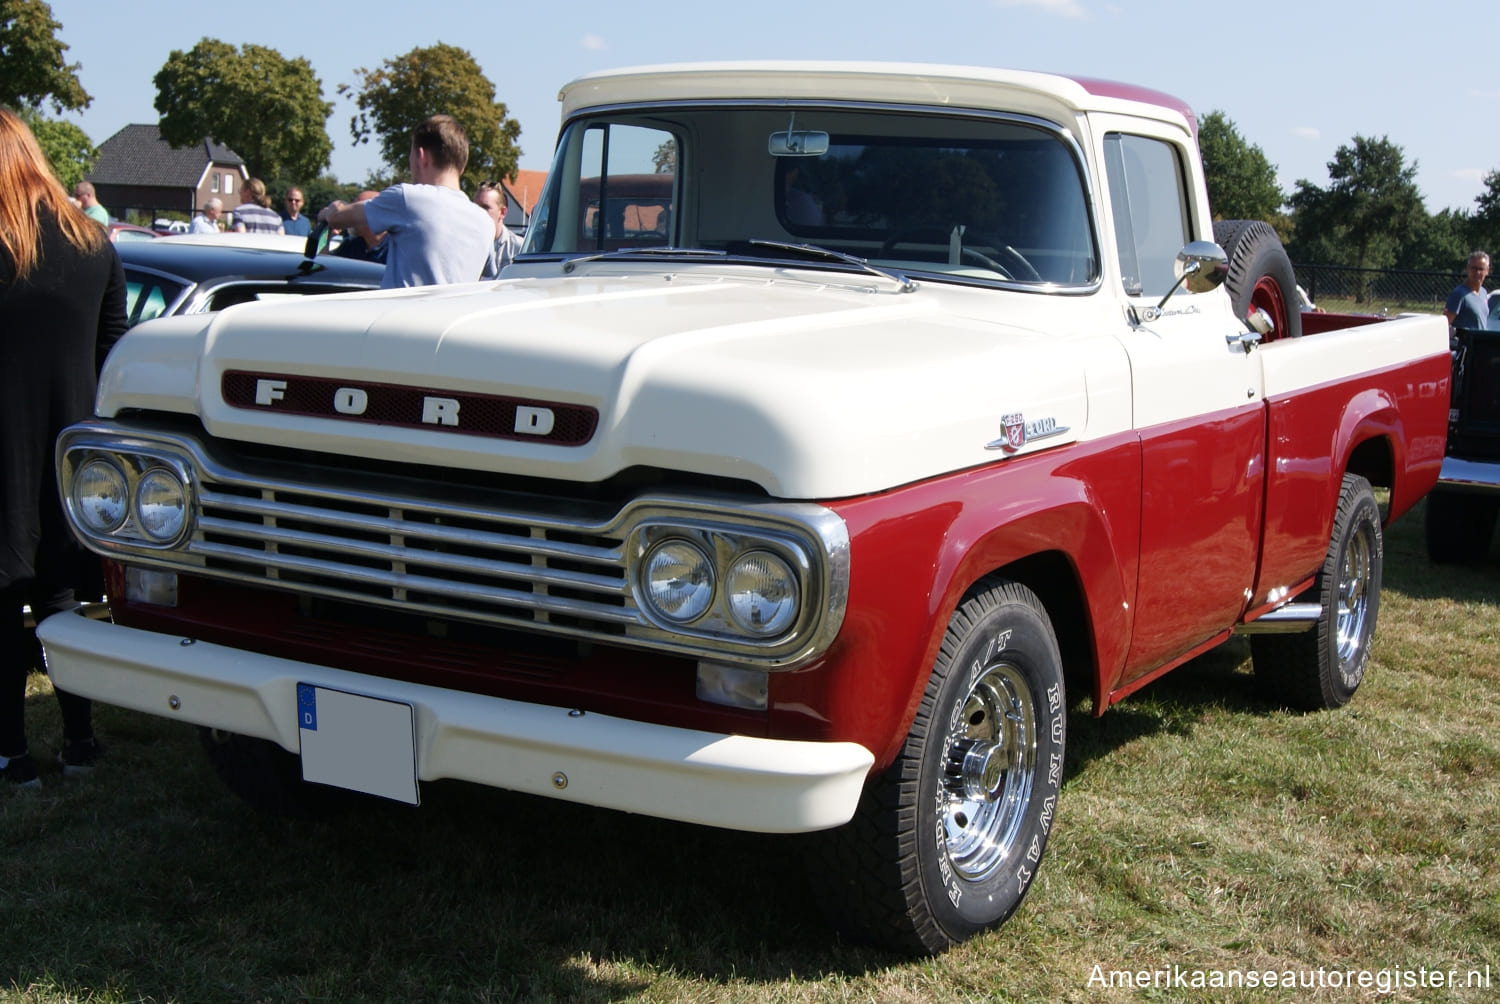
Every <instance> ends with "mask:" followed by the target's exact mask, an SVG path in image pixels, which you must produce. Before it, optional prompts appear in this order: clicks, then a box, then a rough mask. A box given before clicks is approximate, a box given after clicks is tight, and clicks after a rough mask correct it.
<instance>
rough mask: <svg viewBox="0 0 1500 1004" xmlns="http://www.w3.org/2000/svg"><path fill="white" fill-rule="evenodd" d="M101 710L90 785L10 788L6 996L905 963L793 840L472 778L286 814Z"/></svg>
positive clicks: (2, 983)
mask: <svg viewBox="0 0 1500 1004" xmlns="http://www.w3.org/2000/svg"><path fill="white" fill-rule="evenodd" d="M29 704H30V705H31V708H29V711H30V712H31V713H32V716H33V718H34V719H40V718H44V717H47V715H46V712H47V709H48V708H49V707H50V706H53V705H55V702H54V701H53V700H52V698H51V697H50V696H36V697H33V698H32V699H31V700H30V701H29ZM98 719H99V725H100V733H101V735H104V736H106V737H108V738H109V739H110V740H111V747H110V759H109V762H108V763H106V764H104V765H102V766H101V767H99V768H98V769H97V770H96V771H95V773H94V775H93V776H92V777H90V778H88V779H86V780H84V781H78V780H75V779H64V778H62V777H61V776H60V775H59V774H58V773H57V768H56V766H55V765H51V767H50V769H49V770H47V771H46V772H44V775H43V782H44V788H43V790H42V791H41V792H36V793H33V792H22V793H15V794H13V795H11V797H4V798H0V855H3V857H4V858H5V859H6V863H4V864H0V943H3V944H5V945H6V955H7V958H8V960H9V961H10V963H11V964H10V965H9V966H7V969H8V972H7V974H6V977H7V979H6V980H0V1000H3V999H7V998H6V994H5V987H6V985H7V980H13V981H14V984H13V986H14V987H15V988H18V989H19V990H20V991H21V999H26V1000H31V999H36V998H34V997H32V996H28V995H27V994H26V992H25V991H26V989H27V988H28V987H32V988H40V989H44V990H46V991H47V993H50V994H54V995H58V996H60V997H61V998H62V999H66V1000H75V999H77V1000H82V999H91V1000H92V999H99V1000H116V999H118V1000H132V1001H135V1000H141V1001H146V1000H152V1001H156V1000H160V1001H165V1000H283V999H308V998H324V999H330V1000H398V999H400V1000H418V999H421V1000H465V1001H470V1000H515V999H524V1000H532V999H539V1000H549V999H550V1000H569V1001H572V1000H600V1001H606V1000H618V999H623V998H626V997H631V996H634V995H638V994H640V993H642V992H643V991H644V990H646V989H647V988H648V987H653V986H654V987H656V992H658V993H660V992H662V990H663V988H664V987H666V988H670V987H672V986H673V985H674V982H673V981H680V982H681V983H682V985H683V986H685V987H688V986H691V985H692V984H694V983H697V984H701V983H702V982H704V981H707V982H708V983H710V984H719V985H722V984H728V983H731V982H733V983H736V984H741V983H749V984H752V985H753V984H756V983H762V982H766V983H780V982H784V981H786V980H789V979H796V978H799V977H802V978H826V977H827V976H829V975H832V976H835V977H848V978H851V979H856V978H859V977H861V976H863V975H865V974H867V973H870V972H872V971H876V970H880V969H883V968H885V967H888V966H890V965H892V964H895V963H899V962H900V961H902V960H900V959H899V958H897V957H894V956H891V955H888V954H885V953H880V952H876V951H874V950H870V949H866V948H860V947H854V946H848V945H845V944H842V943H841V942H840V940H839V938H838V936H837V934H836V933H835V932H834V931H833V930H832V928H831V927H829V926H828V925H827V924H826V923H825V922H824V921H823V919H822V917H821V915H820V913H819V911H818V909H817V905H816V903H815V902H814V901H813V898H812V894H811V892H810V891H809V889H808V886H807V883H806V880H805V878H804V872H803V864H802V855H801V849H802V845H801V842H800V839H801V838H795V837H786V836H768V835H759V834H749V833H738V832H730V831H722V830H714V829H710V828H707V827H699V826H691V825H687V824H679V823H672V822H667V821H663V820H657V819H652V818H647V817H641V816H632V815H628V814H625V813H619V812H611V811H608V810H602V809H594V808H590V807H586V806H578V805H572V804H568V803H563V802H557V801H554V800H552V799H546V798H540V797H531V796H525V795H519V794H514V793H508V792H503V791H497V790H493V789H488V788H484V787H481V786H476V785H470V784H465V783H461V782H438V783H428V784H424V785H423V787H422V799H423V805H422V806H421V808H420V809H409V808H407V807H404V806H401V805H398V804H395V803H387V802H380V801H376V800H369V801H360V802H358V803H357V804H355V805H354V806H352V807H351V808H349V809H348V810H347V811H344V812H341V813H340V814H338V815H336V816H334V817H332V818H329V819H327V820H323V821H316V822H309V821H287V820H278V819H273V818H269V817H265V816H260V815H258V814H256V813H255V812H253V811H252V810H251V809H249V808H248V807H246V806H244V805H243V804H242V803H240V802H239V801H238V800H237V799H236V798H234V797H233V796H231V795H229V794H228V793H227V792H225V791H224V789H223V788H222V787H221V786H220V785H219V783H218V780H217V778H215V777H214V776H213V773H212V771H211V769H210V768H209V767H208V765H207V763H206V762H205V761H204V760H203V758H202V756H201V752H200V751H198V750H197V748H196V747H197V739H196V735H195V734H194V733H193V730H192V729H190V728H186V727H184V726H181V725H179V724H176V723H170V722H162V721H160V720H158V719H154V718H150V717H148V716H143V715H135V714H133V713H130V712H124V711H120V710H118V709H113V708H100V709H98ZM43 731H45V730H43ZM35 744H36V743H35V740H34V745H35ZM42 745H45V742H44V743H43V744H42ZM47 755H49V756H50V752H49V753H48V754H47ZM663 981H666V982H663ZM701 989H702V987H701V985H700V986H699V990H700V991H701ZM667 993H668V996H671V991H670V990H668V991H667ZM41 999H49V998H47V997H46V995H45V994H43V995H41Z"/></svg>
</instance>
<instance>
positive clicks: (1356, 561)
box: [1250, 474, 1385, 711]
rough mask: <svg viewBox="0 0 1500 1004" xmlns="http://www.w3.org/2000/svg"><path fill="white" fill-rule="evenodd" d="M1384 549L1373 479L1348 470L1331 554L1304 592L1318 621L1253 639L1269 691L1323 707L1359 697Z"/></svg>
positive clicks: (1295, 703) (1281, 699)
mask: <svg viewBox="0 0 1500 1004" xmlns="http://www.w3.org/2000/svg"><path fill="white" fill-rule="evenodd" d="M1384 547H1385V544H1384V540H1383V538H1382V536H1381V532H1380V508H1379V506H1378V505H1377V504H1376V501H1375V493H1374V491H1372V490H1371V488H1370V483H1369V482H1368V481H1366V480H1365V479H1364V478H1362V477H1359V476H1358V475H1355V474H1345V475H1344V483H1343V487H1342V490H1341V491H1340V493H1339V507H1338V511H1337V513H1336V514H1335V516H1334V520H1333V534H1332V539H1331V540H1330V541H1329V544H1328V555H1327V557H1326V558H1324V560H1323V568H1322V571H1320V572H1319V573H1318V577H1317V579H1315V580H1314V582H1313V586H1312V589H1311V590H1309V592H1308V594H1307V596H1306V597H1305V598H1306V599H1313V598H1316V599H1317V601H1318V602H1319V603H1320V604H1321V605H1322V612H1321V613H1320V614H1319V615H1318V621H1317V624H1316V626H1314V627H1313V628H1312V629H1311V630H1308V631H1304V632H1302V633H1300V634H1266V635H1254V636H1252V637H1251V639H1250V653H1251V657H1252V660H1253V663H1254V667H1255V678H1256V682H1257V684H1258V685H1259V686H1260V688H1261V690H1262V692H1263V693H1265V695H1266V696H1267V697H1269V698H1270V699H1271V700H1273V701H1276V702H1278V703H1281V704H1285V705H1287V706H1289V707H1293V708H1299V709H1302V710H1305V711H1317V710H1320V709H1323V708H1337V707H1341V706H1343V705H1344V704H1347V703H1348V702H1349V699H1350V698H1351V697H1353V696H1354V691H1355V690H1357V689H1358V688H1359V685H1360V682H1361V681H1363V680H1364V676H1365V669H1366V668H1367V667H1368V666H1369V663H1370V641H1371V639H1372V638H1373V637H1374V635H1375V620H1376V617H1377V616H1378V615H1379V613H1380V581H1381V575H1382V572H1383V570H1384V567H1385V551H1384Z"/></svg>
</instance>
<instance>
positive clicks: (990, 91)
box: [558, 60, 1196, 131]
mask: <svg viewBox="0 0 1500 1004" xmlns="http://www.w3.org/2000/svg"><path fill="white" fill-rule="evenodd" d="M694 99H708V100H714V99H760V100H787V101H793V100H817V99H828V100H847V101H872V102H877V103H882V104H887V103H890V104H909V105H927V106H940V107H951V108H972V109H977V110H985V111H1011V112H1022V113H1027V114H1036V115H1041V116H1043V117H1045V118H1049V119H1052V120H1060V119H1067V118H1071V117H1072V115H1074V114H1076V113H1078V112H1083V111H1115V112H1124V113H1128V114H1133V115H1145V116H1148V117H1151V118H1158V119H1162V120H1163V121H1167V122H1172V123H1174V124H1177V125H1182V126H1185V127H1187V128H1189V129H1194V131H1196V129H1195V126H1194V120H1193V117H1192V110H1191V109H1190V108H1189V107H1188V105H1187V104H1186V103H1185V102H1183V101H1181V100H1179V99H1178V98H1174V97H1172V96H1171V95H1168V94H1163V93H1161V92H1159V91H1153V90H1150V89H1148V88H1144V87H1136V86H1134V85H1131V84H1123V83H1117V82H1114V81H1105V80H1094V79H1090V78H1085V77H1070V76H1063V75H1060V74H1053V73H1037V72H1033V71H1030V70H1006V69H999V68H995V67H985V66H945V65H941V64H930V63H871V62H829V61H796V60H768V61H752V62H725V63H679V64H671V65H662V66H636V67H627V68H624V69H619V70H605V71H601V72H598V73H590V74H587V75H585V76H582V77H579V78H578V79H576V80H574V81H572V82H571V83H568V84H565V85H564V86H563V88H562V90H561V91H560V92H559V93H558V100H559V101H561V102H562V106H563V107H562V113H563V118H565V119H566V118H568V117H569V116H571V115H573V114H574V113H575V112H577V111H578V110H580V109H583V108H591V107H599V106H604V105H612V104H636V103H641V102H648V103H649V102H661V101H689V100H694Z"/></svg>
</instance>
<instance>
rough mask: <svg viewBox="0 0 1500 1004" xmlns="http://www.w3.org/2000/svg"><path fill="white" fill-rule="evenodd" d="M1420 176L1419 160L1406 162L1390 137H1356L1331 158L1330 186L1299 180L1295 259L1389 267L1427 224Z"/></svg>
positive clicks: (1295, 207)
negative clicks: (1402, 247)
mask: <svg viewBox="0 0 1500 1004" xmlns="http://www.w3.org/2000/svg"><path fill="white" fill-rule="evenodd" d="M1416 176H1417V162H1416V161H1412V163H1411V165H1410V166H1408V165H1407V164H1406V156H1405V154H1404V153H1403V151H1402V149H1401V147H1399V146H1397V145H1396V144H1395V143H1392V142H1391V141H1390V140H1389V139H1388V138H1386V137H1384V136H1382V137H1381V138H1380V139H1370V138H1368V137H1365V136H1355V137H1354V141H1353V143H1352V144H1351V145H1346V146H1341V147H1339V148H1338V150H1337V152H1335V153H1334V155H1333V160H1331V161H1329V162H1328V177H1329V180H1330V182H1331V183H1330V184H1329V186H1328V187H1327V188H1320V187H1319V186H1317V185H1314V184H1313V183H1312V182H1310V181H1307V180H1301V179H1299V180H1298V182H1297V190H1296V191H1295V192H1293V193H1292V196H1291V199H1290V200H1289V202H1290V204H1291V206H1292V210H1293V213H1294V214H1295V218H1296V235H1295V236H1294V238H1293V242H1292V247H1291V252H1292V256H1293V258H1294V259H1295V260H1299V261H1305V262H1318V263H1323V264H1340V265H1350V266H1353V267H1355V268H1361V269H1378V268H1386V267H1388V266H1390V265H1391V264H1393V263H1394V262H1395V260H1396V255H1397V252H1398V251H1399V249H1400V248H1401V246H1402V244H1403V243H1405V242H1406V241H1408V240H1410V239H1412V238H1413V236H1414V235H1415V234H1416V233H1417V231H1418V229H1419V228H1421V227H1422V226H1424V225H1425V224H1426V222H1427V209H1426V207H1425V206H1424V205H1423V204H1422V194H1421V192H1419V191H1418V190H1417V184H1416V180H1415V179H1416ZM1356 299H1363V297H1362V296H1357V297H1356Z"/></svg>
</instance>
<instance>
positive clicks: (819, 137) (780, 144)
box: [766, 129, 828, 157]
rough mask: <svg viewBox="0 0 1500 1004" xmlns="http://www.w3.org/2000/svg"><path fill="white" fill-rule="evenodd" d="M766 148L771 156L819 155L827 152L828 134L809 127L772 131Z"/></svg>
mask: <svg viewBox="0 0 1500 1004" xmlns="http://www.w3.org/2000/svg"><path fill="white" fill-rule="evenodd" d="M766 148H767V149H768V150H769V151H770V153H771V156H773V157H821V156H823V154H825V153H827V152H828V134H827V133H826V132H813V131H812V130H810V129H798V130H795V131H793V130H791V129H788V130H787V131H786V132H773V133H772V134H771V138H770V140H769V141H768V142H767V144H766Z"/></svg>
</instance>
